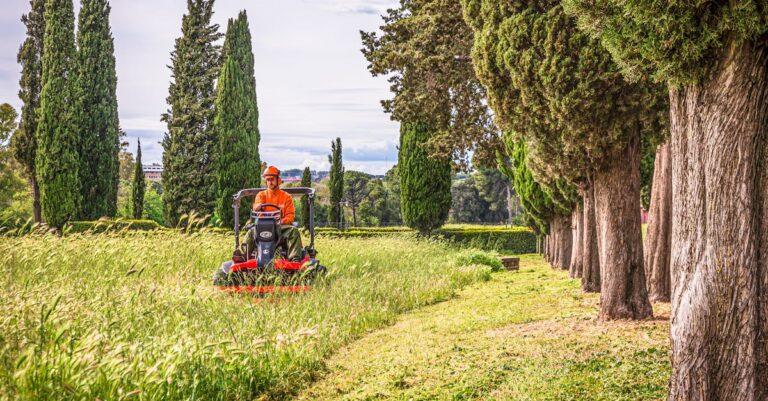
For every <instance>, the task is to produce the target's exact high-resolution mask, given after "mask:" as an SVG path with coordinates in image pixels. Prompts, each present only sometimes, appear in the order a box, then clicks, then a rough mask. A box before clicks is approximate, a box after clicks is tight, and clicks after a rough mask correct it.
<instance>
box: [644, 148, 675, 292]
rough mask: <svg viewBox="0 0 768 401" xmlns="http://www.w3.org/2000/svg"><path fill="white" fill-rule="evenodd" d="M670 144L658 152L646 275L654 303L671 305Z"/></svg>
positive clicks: (646, 249)
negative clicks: (669, 303) (668, 303)
mask: <svg viewBox="0 0 768 401" xmlns="http://www.w3.org/2000/svg"><path fill="white" fill-rule="evenodd" d="M670 162H671V160H670V154H669V145H668V144H666V143H665V144H662V145H659V147H658V149H656V161H655V162H654V165H653V188H651V207H650V211H649V216H650V220H649V221H648V231H647V234H646V237H645V246H644V250H645V275H646V277H647V278H648V298H649V299H650V301H651V302H658V301H662V302H669V297H670V293H671V287H672V281H671V279H670V275H669V258H670V253H671V251H672V250H671V248H672V236H671V234H672V232H671V230H672V224H671V223H672V222H671V217H672V169H671V165H670Z"/></svg>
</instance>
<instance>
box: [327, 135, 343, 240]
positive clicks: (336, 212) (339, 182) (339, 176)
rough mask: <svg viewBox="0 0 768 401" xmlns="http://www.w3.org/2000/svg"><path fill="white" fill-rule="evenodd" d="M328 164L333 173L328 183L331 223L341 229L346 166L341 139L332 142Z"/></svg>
mask: <svg viewBox="0 0 768 401" xmlns="http://www.w3.org/2000/svg"><path fill="white" fill-rule="evenodd" d="M328 162H329V163H331V171H330V175H329V181H328V189H329V190H330V192H331V196H330V198H331V216H330V218H329V219H328V220H329V221H335V222H336V223H337V225H338V227H339V228H342V226H341V223H342V221H341V220H342V219H341V213H342V209H341V205H339V202H341V200H342V199H343V197H344V165H343V164H342V160H341V138H336V140H335V141H332V142H331V154H330V155H329V156H328Z"/></svg>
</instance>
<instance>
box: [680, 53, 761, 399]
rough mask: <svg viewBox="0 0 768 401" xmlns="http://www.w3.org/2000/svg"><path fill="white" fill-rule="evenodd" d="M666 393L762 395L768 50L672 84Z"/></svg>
mask: <svg viewBox="0 0 768 401" xmlns="http://www.w3.org/2000/svg"><path fill="white" fill-rule="evenodd" d="M670 117H671V119H670V122H671V134H672V137H671V142H670V146H671V152H672V199H674V204H673V205H672V221H673V222H674V224H672V243H673V244H674V246H673V247H672V261H671V271H672V319H671V328H670V329H671V334H672V377H671V379H670V394H669V399H670V400H673V401H678V400H681V401H682V400H686V401H687V400H745V401H764V400H766V399H768V346H767V345H766V336H767V335H768V319H767V318H766V316H768V296H766V292H765V291H766V288H768V171H767V170H768V165H767V163H766V161H767V160H768V48H766V44H765V43H764V42H763V43H761V44H755V43H751V42H744V43H741V44H735V43H731V44H726V46H725V47H724V54H723V56H722V58H721V60H720V61H719V63H718V64H717V65H716V68H715V69H714V70H713V72H712V75H711V76H710V77H709V79H708V80H707V81H704V82H702V83H700V84H698V85H690V86H686V87H683V88H680V89H671V90H670Z"/></svg>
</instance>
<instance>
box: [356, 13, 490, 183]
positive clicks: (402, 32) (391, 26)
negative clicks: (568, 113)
mask: <svg viewBox="0 0 768 401" xmlns="http://www.w3.org/2000/svg"><path fill="white" fill-rule="evenodd" d="M383 19H384V25H382V26H381V28H380V29H381V33H380V34H379V33H377V32H361V36H362V40H363V49H362V52H363V54H364V55H365V57H366V59H367V60H368V62H369V63H370V64H369V66H368V70H369V71H370V72H371V74H373V75H374V76H378V75H384V76H388V77H389V82H390V84H391V86H390V90H391V91H392V93H393V94H394V97H393V98H392V99H387V100H383V101H382V105H383V106H384V110H385V111H386V112H387V113H391V115H392V119H394V120H396V121H400V122H417V121H420V122H424V123H428V124H429V126H430V127H432V131H433V132H434V134H433V135H432V136H431V137H430V138H429V139H428V144H429V150H430V151H429V153H430V155H431V156H436V157H441V158H447V159H453V160H454V161H455V162H456V163H457V165H458V166H459V167H461V168H463V169H466V168H468V167H469V162H470V161H469V155H470V152H474V156H473V159H474V161H475V164H478V165H491V164H492V163H493V162H495V159H494V157H495V156H494V155H495V150H496V149H498V147H499V142H498V136H497V131H496V129H495V127H494V126H493V123H492V120H491V116H490V113H489V110H488V107H487V105H486V104H485V89H484V88H483V86H482V85H481V84H480V82H478V80H477V78H476V77H475V73H474V71H473V69H472V63H471V61H469V53H470V50H471V48H472V40H473V35H472V30H471V29H469V27H468V26H467V24H466V22H464V19H463V17H462V10H461V4H460V3H459V2H457V1H452V0H415V1H414V0H402V1H400V5H399V7H397V8H393V9H390V10H388V11H387V14H386V15H384V16H383Z"/></svg>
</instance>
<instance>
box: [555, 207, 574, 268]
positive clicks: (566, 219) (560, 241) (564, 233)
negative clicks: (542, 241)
mask: <svg viewBox="0 0 768 401" xmlns="http://www.w3.org/2000/svg"><path fill="white" fill-rule="evenodd" d="M570 220H571V218H570V216H557V217H555V218H553V219H552V223H551V224H550V237H551V241H552V244H551V247H552V248H551V249H550V253H551V255H550V259H551V260H550V265H552V267H553V268H558V269H568V266H569V265H570V263H571V262H570V261H571V223H570Z"/></svg>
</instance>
